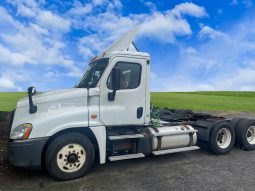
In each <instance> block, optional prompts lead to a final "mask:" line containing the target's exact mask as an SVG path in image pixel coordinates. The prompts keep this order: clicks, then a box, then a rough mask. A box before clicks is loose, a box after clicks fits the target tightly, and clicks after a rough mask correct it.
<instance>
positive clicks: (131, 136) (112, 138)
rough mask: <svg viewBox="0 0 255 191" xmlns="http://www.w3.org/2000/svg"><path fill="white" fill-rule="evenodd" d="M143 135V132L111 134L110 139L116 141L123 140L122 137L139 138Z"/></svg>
mask: <svg viewBox="0 0 255 191" xmlns="http://www.w3.org/2000/svg"><path fill="white" fill-rule="evenodd" d="M143 137H144V135H143V134H131V135H111V136H108V139H109V140H111V141H114V140H121V139H139V138H143Z"/></svg>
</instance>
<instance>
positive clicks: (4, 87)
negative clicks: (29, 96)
mask: <svg viewBox="0 0 255 191" xmlns="http://www.w3.org/2000/svg"><path fill="white" fill-rule="evenodd" d="M20 90H21V88H20V87H18V86H16V85H15V84H14V82H13V81H12V80H10V79H8V78H6V77H5V76H1V77H0V91H20Z"/></svg>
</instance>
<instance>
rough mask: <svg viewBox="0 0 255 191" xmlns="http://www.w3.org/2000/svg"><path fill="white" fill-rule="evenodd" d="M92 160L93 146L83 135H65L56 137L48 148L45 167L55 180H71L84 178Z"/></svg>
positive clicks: (93, 156) (93, 154)
mask: <svg viewBox="0 0 255 191" xmlns="http://www.w3.org/2000/svg"><path fill="white" fill-rule="evenodd" d="M94 159H95V151H94V146H93V144H92V143H91V141H90V140H89V139H88V138H87V137H86V136H85V135H83V134H81V133H66V134H63V135H60V136H58V137H57V138H56V139H54V140H53V141H52V142H51V143H50V145H49V146H48V148H47V150H46V154H45V167H46V170H47V171H48V173H49V174H50V175H51V176H52V177H53V178H55V179H57V180H72V179H76V178H80V177H82V176H84V175H85V174H86V172H87V171H88V170H89V169H90V168H91V166H92V165H93V163H94Z"/></svg>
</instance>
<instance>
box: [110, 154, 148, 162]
mask: <svg viewBox="0 0 255 191" xmlns="http://www.w3.org/2000/svg"><path fill="white" fill-rule="evenodd" d="M142 157H145V155H144V154H143V153H136V154H129V155H119V156H110V157H108V159H109V161H117V160H126V159H134V158H142Z"/></svg>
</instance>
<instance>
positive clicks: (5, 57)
mask: <svg viewBox="0 0 255 191" xmlns="http://www.w3.org/2000/svg"><path fill="white" fill-rule="evenodd" d="M0 63H1V64H13V65H22V64H25V63H33V61H32V60H31V59H30V58H29V57H27V56H25V55H22V54H20V53H17V52H12V51H10V50H9V49H7V48H5V47H3V46H2V45H1V44H0Z"/></svg>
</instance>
